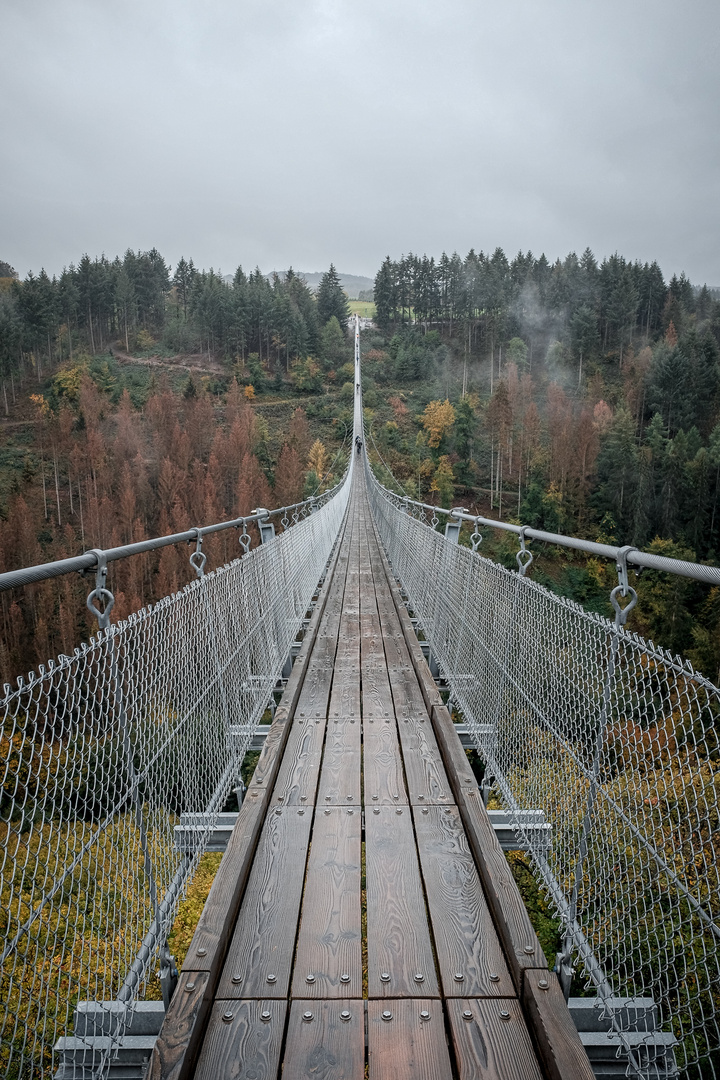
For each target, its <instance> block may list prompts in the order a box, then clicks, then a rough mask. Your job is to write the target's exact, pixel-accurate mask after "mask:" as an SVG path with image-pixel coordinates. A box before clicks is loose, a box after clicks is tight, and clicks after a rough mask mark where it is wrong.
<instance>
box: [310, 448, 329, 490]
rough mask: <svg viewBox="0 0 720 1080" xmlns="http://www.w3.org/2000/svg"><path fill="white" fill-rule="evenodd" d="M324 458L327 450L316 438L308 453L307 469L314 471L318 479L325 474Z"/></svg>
mask: <svg viewBox="0 0 720 1080" xmlns="http://www.w3.org/2000/svg"><path fill="white" fill-rule="evenodd" d="M326 459H327V450H326V449H325V447H324V446H323V444H322V443H321V442H320V440H319V439H316V440H315V442H314V443H313V444H312V446H311V447H310V453H309V454H308V469H310V470H311V471H312V472H314V473H315V475H316V476H317V478H318V480H322V479H323V477H324V476H325V466H326Z"/></svg>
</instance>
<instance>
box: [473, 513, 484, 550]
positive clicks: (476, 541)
mask: <svg viewBox="0 0 720 1080" xmlns="http://www.w3.org/2000/svg"><path fill="white" fill-rule="evenodd" d="M479 527H480V518H475V530H474V532H473V533H472V535H471V537H470V544H471V545H472V549H473V551H477V549H478V548H479V547H480V545H481V544H482V533H481V532H480V528H479Z"/></svg>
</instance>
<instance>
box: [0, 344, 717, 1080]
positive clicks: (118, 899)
mask: <svg viewBox="0 0 720 1080" xmlns="http://www.w3.org/2000/svg"><path fill="white" fill-rule="evenodd" d="M355 350H356V397H355V424H354V433H353V435H354V439H355V444H354V447H355V448H354V449H353V451H352V452H351V456H350V460H349V464H348V470H347V473H346V475H345V477H344V479H343V481H342V482H341V483H340V484H339V485H338V486H337V488H336V489H333V490H332V491H330V492H327V493H325V494H324V495H323V496H322V497H321V498H318V499H313V500H309V501H308V502H306V503H303V504H299V505H298V506H295V507H289V508H282V509H281V510H280V511H273V512H271V513H268V511H266V510H262V509H260V510H258V511H256V512H255V513H254V514H253V515H251V516H250V517H248V518H244V519H238V520H237V521H235V522H227V523H222V524H218V525H210V526H206V527H198V528H197V529H193V530H190V531H189V532H187V533H184V534H179V535H176V536H173V537H164V538H158V539H156V540H153V541H146V542H144V543H143V544H140V545H132V546H130V547H128V548H123V549H114V550H112V551H104V552H103V551H93V552H87V553H85V554H84V555H82V556H79V557H77V559H75V560H64V562H63V563H62V564H61V563H57V564H47V565H46V566H44V567H31V568H25V569H24V570H21V571H16V572H13V573H10V574H5V575H0V588H11V587H18V586H20V585H27V584H31V583H32V582H34V581H38V580H42V579H43V578H47V577H51V576H56V575H58V574H62V573H66V572H70V571H77V570H82V571H86V572H87V571H90V572H92V573H94V574H95V588H94V589H93V591H92V592H91V594H90V596H89V598H88V605H89V607H90V609H91V611H93V612H94V613H95V614H96V616H97V617H98V622H99V630H98V634H97V635H96V636H95V637H94V638H93V639H92V641H91V642H90V643H89V644H87V645H84V646H82V647H79V648H78V649H76V650H75V652H74V655H73V656H71V657H70V656H61V657H59V658H58V659H57V660H56V661H54V662H53V663H51V664H49V665H48V666H47V667H46V668H41V669H40V670H39V672H38V673H32V674H31V675H30V676H29V677H28V678H27V679H26V680H20V681H19V683H18V685H17V687H15V688H12V687H10V686H6V687H5V701H4V722H3V750H4V762H3V768H4V778H3V789H2V799H3V802H2V813H1V815H0V827H1V828H2V830H3V841H4V844H3V847H4V856H3V863H2V868H1V870H0V889H1V890H2V910H3V913H4V914H3V943H2V944H3V960H2V991H3V992H2V995H1V996H0V1022H1V1023H2V1055H3V1056H2V1059H0V1060H1V1061H2V1065H3V1069H4V1072H5V1075H6V1076H8V1077H18V1078H20V1077H23V1078H24V1077H33V1076H42V1077H51V1076H56V1077H58V1080H68V1078H70V1077H77V1078H80V1077H83V1078H86V1077H87V1078H89V1077H103V1076H107V1077H112V1076H115V1077H118V1078H119V1077H126V1078H131V1077H138V1078H140V1077H142V1076H144V1075H147V1076H148V1077H151V1078H153V1080H161V1078H166V1080H170V1078H172V1080H186V1078H190V1077H196V1078H199V1080H200V1078H202V1080H206V1078H207V1080H215V1078H221V1077H228V1078H230V1077H233V1078H239V1077H247V1078H248V1080H250V1078H251V1077H252V1078H260V1077H263V1078H264V1077H267V1078H268V1080H274V1078H276V1077H279V1076H281V1075H282V1077H283V1078H284V1080H287V1078H288V1077H291V1078H295V1077H298V1078H300V1077H324V1078H327V1080H330V1078H338V1080H340V1078H343V1080H346V1078H347V1080H354V1078H357V1080H361V1078H363V1077H365V1076H366V1075H367V1076H369V1077H370V1078H371V1080H380V1078H382V1080H385V1078H386V1077H393V1078H396V1077H397V1078H401V1080H402V1078H404V1077H408V1078H409V1077H413V1078H416V1080H417V1078H428V1080H434V1078H448V1080H449V1078H450V1077H459V1078H460V1080H471V1078H482V1080H495V1078H497V1080H511V1078H516V1077H517V1078H528V1080H532V1078H538V1080H560V1078H563V1080H590V1078H591V1077H593V1076H597V1077H607V1078H610V1077H618V1078H619V1077H625V1076H629V1077H641V1078H643V1080H654V1078H658V1080H659V1078H665V1077H680V1076H682V1077H686V1078H687V1080H691V1078H695V1077H704V1076H716V1075H718V1074H720V1058H719V1057H718V1053H719V1049H718V1048H719V1047H720V1038H719V1034H720V1032H719V1028H718V1020H717V1005H718V995H719V992H720V967H719V963H718V960H719V957H720V925H719V919H720V911H719V908H720V891H719V889H718V885H719V883H720V879H719V877H718V859H717V854H718V829H719V825H720V822H719V821H718V817H719V815H718V795H719V790H718V788H719V784H718V744H717V735H718V722H719V715H720V709H719V708H718V706H719V705H720V696H719V691H718V690H717V688H716V687H715V686H713V685H712V684H711V683H710V682H709V681H708V680H707V679H705V678H704V677H703V676H702V675H700V674H699V673H697V672H694V671H693V670H692V668H690V667H689V666H688V665H687V664H686V663H683V662H682V661H681V660H679V659H678V658H675V657H671V656H669V655H668V654H666V653H664V652H663V651H662V650H660V649H657V648H655V647H654V646H653V645H652V643H649V642H646V641H643V640H642V639H641V638H639V637H638V636H636V635H634V634H632V633H630V632H628V631H627V630H626V629H625V621H626V618H627V614H628V611H629V610H630V609H631V607H632V605H633V604H634V603H635V601H636V597H635V594H634V590H633V588H632V585H631V584H630V578H629V569H630V570H631V569H632V568H633V567H634V568H636V569H639V568H644V567H649V568H650V569H655V570H658V569H659V570H664V571H666V572H671V573H680V574H684V575H686V576H690V577H695V578H698V579H700V580H704V581H706V582H708V583H709V584H710V585H713V584H720V571H718V570H717V569H715V568H712V567H703V566H696V565H694V564H683V563H677V562H676V561H675V560H670V559H659V558H658V557H657V556H652V555H648V554H646V553H643V552H639V551H636V550H635V549H632V548H620V549H616V548H611V547H608V546H606V545H596V544H590V543H588V542H585V541H580V540H577V539H575V538H569V537H558V536H551V535H550V534H545V533H540V532H537V531H536V530H532V529H525V528H521V527H516V526H509V525H505V526H504V525H503V524H502V523H499V522H495V521H489V520H485V519H483V518H478V517H476V516H473V515H469V514H467V513H466V512H465V511H463V510H460V509H455V510H451V511H446V510H440V509H439V508H436V507H431V506H426V505H423V504H421V503H418V502H413V500H410V499H408V498H407V497H406V496H403V495H398V494H396V493H394V492H393V491H392V490H389V489H388V488H385V487H383V486H382V485H381V484H380V483H379V482H378V481H377V479H376V478H375V476H374V473H373V471H372V469H371V467H370V463H369V459H368V454H367V452H366V440H365V433H364V428H363V414H362V399H361V386H360V354H359V337H358V333H357V331H356V337H355ZM443 518H444V519H445V528H444V531H439V530H440V528H441V522H442V520H443ZM500 527H503V528H506V529H509V530H510V531H515V532H516V533H517V534H518V540H519V552H518V567H519V572H511V571H509V570H506V569H505V568H503V567H501V566H499V565H498V564H496V563H493V562H492V561H490V560H488V559H485V558H483V557H482V555H481V548H480V545H481V539H482V533H481V530H482V529H484V528H500ZM223 528H234V529H236V530H237V531H238V535H239V539H240V551H241V553H242V557H241V558H239V559H237V560H235V561H234V562H232V563H230V564H228V565H227V566H225V567H222V568H220V569H219V570H217V571H214V572H213V573H211V574H205V572H204V564H205V559H204V554H203V552H202V541H203V537H204V536H205V535H207V534H208V533H209V532H212V531H217V530H219V529H223ZM463 530H464V533H463ZM461 533H463V539H465V538H466V542H463V543H459V542H458V541H459V539H460V537H461ZM253 536H254V538H255V540H256V541H258V542H256V543H255V546H253V543H252V541H253ZM531 540H535V541H538V540H544V541H546V542H553V543H560V544H564V545H565V546H568V547H574V548H580V549H581V550H585V551H587V552H588V553H589V554H593V555H596V556H598V557H604V558H608V559H612V560H613V562H614V564H615V565H616V566H617V571H618V584H617V586H616V587H615V588H614V589H613V591H612V602H613V605H614V607H615V612H616V617H615V619H614V621H613V620H608V619H605V618H603V617H601V616H598V615H593V614H589V613H587V612H585V611H583V610H582V609H581V608H580V607H579V606H578V605H576V604H574V603H572V602H569V601H566V600H563V599H562V598H559V597H557V596H554V595H553V594H552V593H550V592H549V591H548V590H547V589H544V588H543V587H542V586H539V585H538V584H536V583H535V582H533V581H532V580H530V578H529V577H528V576H526V571H527V569H528V566H529V564H530V561H531V558H532V556H531V554H530V550H529V548H528V546H527V545H528V543H529V541H531ZM169 543H190V544H194V550H193V551H192V553H191V557H190V563H191V567H192V570H194V572H195V574H196V580H195V581H194V582H192V583H191V584H189V585H188V586H187V587H186V588H185V589H184V590H183V591H182V592H180V593H178V594H176V595H174V596H171V597H168V598H166V599H165V600H163V601H161V602H160V603H159V604H156V605H155V606H154V607H153V608H151V609H147V610H144V611H142V612H139V613H137V614H136V615H134V616H132V617H131V618H130V619H129V620H127V621H125V622H123V623H118V624H110V621H109V614H110V610H111V607H112V599H113V598H112V593H111V591H110V589H109V587H108V576H107V575H108V566H109V565H111V564H112V562H113V561H115V560H117V559H119V558H126V557H130V556H132V555H133V554H134V553H137V551H139V550H149V549H150V547H151V546H152V547H159V546H162V545H164V544H169ZM67 564H71V565H67ZM268 708H269V711H270V713H271V714H272V723H271V724H269V725H267V724H262V723H261V722H260V721H261V720H262V719H263V717H265V718H267V713H268ZM458 720H460V721H461V722H458ZM464 744H465V745H470V746H472V747H474V748H475V749H476V750H477V752H478V754H479V755H480V758H481V759H482V761H483V765H484V780H483V782H482V785H479V784H478V781H477V779H476V777H475V774H474V773H473V771H472V769H471V768H470V765H469V763H468V758H467V756H466V754H465V752H464ZM253 745H260V746H262V752H261V754H260V758H259V761H258V763H257V766H256V767H255V771H254V773H253V775H252V778H251V780H250V782H249V784H248V788H247V790H246V791H245V790H244V789H243V785H242V781H241V779H240V770H241V765H242V762H243V759H244V757H245V754H246V752H247V750H248V749H249V748H250V747H251V746H253ZM491 788H492V790H493V791H495V792H497V793H498V795H499V797H500V799H501V801H502V804H503V809H502V810H488V809H487V806H486V803H487V801H488V794H489V792H490V790H491ZM233 793H237V797H238V801H239V810H237V811H228V810H227V805H228V797H229V796H232V794H233ZM218 848H220V849H223V850H224V854H223V856H222V860H221V862H220V865H219V869H218V871H217V874H216V876H215V878H214V881H213V884H212V888H211V890H210V894H209V898H208V900H207V903H206V904H205V906H204V908H203V911H202V913H201V915H200V919H199V922H198V924H197V928H196V930H195V933H194V936H193V938H192V941H191V943H190V946H189V948H188V952H187V955H186V957H185V960H184V962H183V964H182V966H181V970H180V971H179V972H178V971H177V970H176V967H175V963H174V960H173V958H172V956H171V955H170V951H169V948H168V933H169V931H170V930H171V928H172V926H173V923H174V920H175V915H176V912H177V907H178V902H179V900H180V898H181V897H182V895H183V891H184V889H185V888H186V886H187V884H188V883H189V882H190V881H191V880H192V877H193V874H194V872H195V870H196V868H197V865H198V863H199V860H200V859H201V857H202V856H203V853H204V852H206V851H208V850H215V849H218ZM503 848H505V849H509V848H510V849H518V848H519V849H522V850H524V851H525V852H527V854H528V857H529V858H530V859H531V861H532V865H533V868H534V871H535V874H536V876H537V878H538V880H539V882H540V883H541V885H542V887H543V889H544V890H545V892H546V893H547V895H548V896H549V898H550V900H551V903H552V905H553V907H554V908H555V910H556V911H557V914H558V916H559V918H560V925H561V945H560V948H559V950H558V952H557V955H556V956H555V957H553V959H552V961H551V963H550V964H548V960H547V958H546V956H545V953H544V952H543V949H542V948H541V946H540V943H539V941H538V938H537V936H536V934H535V931H534V930H533V928H532V926H531V924H530V920H529V918H528V915H527V912H526V909H525V906H524V904H523V901H522V898H521V896H520V893H519V892H518V889H517V886H516V885H515V881H514V878H513V876H512V873H511V871H510V868H509V865H508V862H507V860H506V858H505V855H504V853H503ZM158 967H159V971H160V980H159V981H160V986H161V989H162V1001H160V1000H159V999H158V1000H157V1001H152V1000H147V993H146V991H147V988H148V985H149V982H150V980H151V979H152V976H153V973H154V972H155V971H156V969H157V968H158ZM551 967H552V968H553V969H554V970H550V968H551ZM573 974H574V975H575V984H574V988H575V990H576V991H577V988H578V985H579V986H580V987H581V988H583V990H584V996H572V995H571V989H573V987H572V986H571V983H572V980H573Z"/></svg>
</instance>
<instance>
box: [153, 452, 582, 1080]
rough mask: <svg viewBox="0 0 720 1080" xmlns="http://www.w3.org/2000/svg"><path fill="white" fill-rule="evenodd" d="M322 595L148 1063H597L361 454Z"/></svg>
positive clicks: (501, 1076)
mask: <svg viewBox="0 0 720 1080" xmlns="http://www.w3.org/2000/svg"><path fill="white" fill-rule="evenodd" d="M358 472H359V470H358ZM322 597H323V599H322V605H323V607H322V615H321V617H319V618H317V619H316V620H315V623H314V626H313V629H312V635H313V636H312V642H309V641H308V643H307V644H306V645H304V648H305V653H306V654H307V656H306V660H305V661H304V662H305V667H306V670H305V671H304V673H303V676H302V679H299V676H297V677H296V675H295V673H293V675H292V676H291V680H290V689H291V691H292V694H291V696H290V697H289V698H288V700H289V701H290V702H291V704H286V702H285V698H283V702H281V704H280V706H279V708H278V711H277V721H276V725H275V727H274V728H273V729H271V735H270V738H269V740H268V747H267V750H266V752H264V754H263V759H262V761H261V766H260V767H259V769H258V771H257V772H256V775H255V777H254V778H253V781H252V782H251V783H250V785H249V791H248V796H247V799H246V803H245V805H244V806H243V809H242V812H241V814H240V818H239V822H240V825H239V828H238V829H236V830H235V833H234V834H233V837H232V838H231V842H230V846H229V849H228V852H229V853H230V852H237V853H238V854H237V855H236V856H233V858H234V859H235V862H236V865H237V874H238V875H239V877H238V880H235V881H233V880H232V877H233V871H232V870H231V869H230V867H231V865H233V859H230V860H228V855H227V854H226V856H225V857H224V858H223V862H222V864H221V871H220V873H219V875H218V876H219V880H220V881H221V883H222V884H221V887H220V888H218V889H216V890H215V893H216V897H217V902H214V903H213V905H211V910H210V912H209V915H208V917H207V918H204V922H203V925H205V924H207V926H208V929H207V930H206V931H203V933H202V934H199V935H198V936H197V941H196V942H194V943H193V946H191V951H190V953H189V954H188V961H187V962H186V965H185V968H184V970H183V974H182V977H181V980H180V985H179V987H178V991H177V994H176V996H175V999H174V1000H173V1002H172V1004H171V1008H170V1011H169V1013H168V1019H167V1020H166V1024H165V1025H164V1027H163V1031H162V1032H161V1036H160V1039H159V1040H158V1047H157V1048H156V1051H155V1054H154V1056H153V1059H152V1062H151V1071H150V1073H149V1075H150V1076H152V1077H153V1080H160V1078H161V1077H162V1078H165V1080H170V1078H171V1077H172V1078H173V1080H189V1078H190V1077H197V1078H200V1080H215V1078H228V1080H229V1078H230V1077H232V1078H233V1080H235V1078H238V1080H239V1078H247V1080H250V1078H253V1080H280V1078H282V1080H301V1078H306V1077H316V1078H318V1080H321V1078H322V1080H364V1077H365V1076H366V1075H367V1076H369V1077H370V1078H371V1080H390V1078H392V1080H404V1078H406V1077H407V1078H410V1077H412V1078H413V1080H450V1078H451V1077H452V1076H455V1077H459V1078H460V1080H475V1078H477V1080H511V1078H513V1080H514V1078H516V1077H523V1078H524V1080H525V1078H527V1080H539V1078H541V1077H546V1076H552V1077H553V1080H557V1078H558V1077H560V1076H563V1077H566V1080H570V1078H571V1077H573V1078H574V1075H575V1074H574V1073H573V1072H572V1071H568V1070H572V1069H575V1071H576V1073H577V1076H583V1077H584V1076H585V1073H584V1072H583V1071H582V1068H580V1071H577V1068H576V1066H577V1060H576V1055H577V1046H576V1045H575V1044H574V1043H573V1039H572V1032H571V1031H570V1030H569V1029H568V1027H567V1023H566V1020H569V1014H567V1010H565V1014H566V1015H563V1016H561V1017H560V1019H558V1017H557V1015H556V1013H558V1012H560V1013H562V1008H561V1007H560V1004H559V1003H558V1000H557V992H556V988H555V984H552V985H551V986H550V988H549V990H548V989H545V988H544V987H543V978H545V979H546V980H547V979H549V980H552V979H554V976H552V975H550V973H549V972H548V971H547V966H546V963H545V960H544V957H543V955H542V952H541V950H540V948H539V945H538V944H537V939H536V938H535V935H534V933H532V928H531V927H530V926H529V921H528V920H527V916H526V915H525V913H524V908H523V906H522V901H521V900H520V897H519V894H518V893H517V889H516V888H515V887H514V882H513V881H512V876H511V875H510V873H509V870H508V868H507V864H506V862H505V858H504V856H503V855H502V852H501V851H500V849H499V846H498V845H497V841H496V840H495V837H494V833H493V831H492V827H491V826H490V824H489V821H488V819H487V814H486V812H485V810H484V807H483V806H482V802H481V800H480V797H479V792H478V789H477V784H476V782H475V779H474V777H473V774H472V771H471V770H470V768H469V765H468V761H467V758H466V756H465V754H464V751H463V750H462V748H461V746H460V742H459V740H458V739H457V736H456V735H455V733H454V731H453V730H452V729H453V723H452V719H451V717H450V716H449V714H448V712H447V709H445V708H444V706H443V704H442V699H441V697H440V695H439V693H438V691H437V688H436V686H435V684H434V682H433V681H432V678H431V677H430V674H429V670H428V669H427V664H426V663H425V661H424V659H423V656H422V651H421V649H420V646H419V644H418V642H417V639H416V638H415V636H414V633H413V630H412V626H411V623H410V619H409V617H408V615H407V612H406V611H405V609H404V608H403V607H402V604H401V601H400V600H399V594H398V593H397V590H396V587H395V583H394V581H393V580H392V579H391V578H390V577H389V576H388V569H387V564H386V560H385V556H384V554H383V553H382V551H381V549H380V547H379V545H378V542H377V538H376V534H375V531H374V527H373V525H372V520H371V516H370V510H369V506H368V504H367V500H366V496H365V490H364V479H363V477H362V475H357V474H356V481H355V490H354V494H353V497H352V499H351V502H350V507H349V510H348V517H347V520H346V525H345V529H344V533H343V536H342V540H341V543H340V545H339V550H338V551H337V552H336V554H335V557H334V573H333V575H332V579H331V580H330V581H329V583H328V585H327V586H326V588H325V590H324V592H323V594H322ZM307 657H309V659H308V658H307ZM296 667H297V662H296ZM295 670H296V669H294V672H295ZM293 680H294V681H293ZM273 748H276V749H273ZM273 754H276V755H277V757H273ZM266 759H267V761H268V763H271V765H272V767H270V764H269V765H268V766H266V765H265V764H264V762H265V760H266ZM226 879H227V880H226ZM211 895H212V894H211ZM226 896H227V897H232V903H233V905H234V909H233V910H234V911H237V917H236V918H235V916H233V918H234V923H233V924H232V925H230V926H227V925H226V923H227V919H226V920H225V923H223V920H222V918H221V914H220V912H219V907H218V904H220V906H221V904H222V899H223V897H226ZM201 922H202V920H201ZM216 923H217V924H218V926H219V929H218V930H215V924H216ZM210 945H212V949H210V948H209V946H210ZM195 946H197V948H195ZM198 949H199V952H200V953H201V954H202V957H203V958H204V959H201V958H199V957H198V956H196V953H197V952H198ZM203 949H205V950H206V952H205V953H204V952H203ZM208 952H209V953H212V957H210V956H209V955H206V953H208ZM193 965H194V968H193V970H188V968H192V967H193ZM195 968H197V969H198V970H197V971H195ZM529 976H532V978H531V979H530V981H528V978H529ZM188 982H189V983H190V986H191V988H192V989H190V990H188V988H187V986H186V984H187V983H188ZM196 985H197V986H199V987H200V989H201V993H200V996H198V993H197V991H196V990H195V986H196ZM208 988H209V989H208ZM208 993H209V994H210V997H209V998H208ZM563 1008H564V1006H563ZM173 1017H174V1019H173ZM533 1025H535V1026H533ZM535 1028H537V1030H535ZM190 1029H192V1032H193V1039H192V1045H193V1047H195V1049H194V1050H193V1052H192V1053H190V1052H189V1051H188V1052H187V1053H186V1050H187V1047H188V1046H189V1045H190V1042H189V1040H188V1037H187V1036H186V1035H184V1034H183V1032H184V1031H185V1030H190ZM198 1032H200V1034H198ZM535 1047H537V1048H538V1049H537V1050H536V1049H535ZM538 1051H539V1054H540V1056H538ZM183 1055H185V1056H183ZM574 1055H575V1056H574ZM563 1070H564V1071H563Z"/></svg>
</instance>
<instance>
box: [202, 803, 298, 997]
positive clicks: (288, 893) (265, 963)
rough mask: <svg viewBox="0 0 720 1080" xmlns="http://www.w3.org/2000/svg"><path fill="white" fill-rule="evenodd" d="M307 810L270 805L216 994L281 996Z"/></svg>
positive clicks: (292, 932) (287, 970)
mask: <svg viewBox="0 0 720 1080" xmlns="http://www.w3.org/2000/svg"><path fill="white" fill-rule="evenodd" d="M311 822H312V812H311V810H310V809H308V810H305V809H303V807H298V808H296V807H290V808H285V807H282V808H281V807H276V808H275V810H274V811H273V812H272V813H271V814H270V815H269V816H268V818H267V820H266V822H265V828H264V829H263V833H262V836H261V838H260V843H259V845H258V849H257V854H256V856H255V861H254V863H253V868H252V871H251V874H250V880H249V881H248V885H247V889H246V891H245V896H244V898H243V903H242V906H241V908H240V914H239V916H238V921H237V925H236V927H235V932H234V934H233V937H232V941H231V942H230V947H229V949H228V953H227V959H226V961H225V966H224V968H223V971H222V974H221V976H220V981H219V984H218V990H217V995H216V996H217V997H218V998H236V999H240V998H250V997H258V998H259V997H286V996H287V992H288V986H289V983H290V967H291V963H292V952H293V945H294V944H295V931H296V929H297V923H298V916H299V913H300V899H301V896H302V888H303V880H304V876H305V860H306V856H307V849H308V843H309V840H310V825H311Z"/></svg>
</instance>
